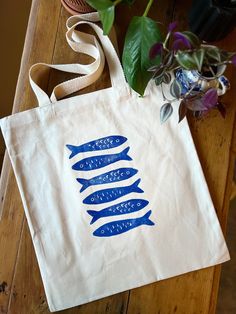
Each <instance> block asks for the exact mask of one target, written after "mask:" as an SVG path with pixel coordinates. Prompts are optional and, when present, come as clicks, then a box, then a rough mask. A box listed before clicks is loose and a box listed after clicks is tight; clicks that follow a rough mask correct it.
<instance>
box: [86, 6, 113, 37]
mask: <svg viewBox="0 0 236 314" xmlns="http://www.w3.org/2000/svg"><path fill="white" fill-rule="evenodd" d="M86 1H87V3H88V4H89V5H90V6H91V7H93V8H94V9H95V10H97V11H98V13H99V16H100V19H101V22H102V26H103V33H104V35H108V34H109V32H110V30H111V28H112V25H113V23H114V18H115V6H114V3H113V2H112V1H110V0H99V1H97V0H86Z"/></svg>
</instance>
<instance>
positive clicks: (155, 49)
mask: <svg viewBox="0 0 236 314" xmlns="http://www.w3.org/2000/svg"><path fill="white" fill-rule="evenodd" d="M162 49H163V44H162V43H156V44H154V45H153V46H152V48H151V49H150V51H149V58H150V59H154V58H155V57H156V56H157V55H160V54H161V53H162Z"/></svg>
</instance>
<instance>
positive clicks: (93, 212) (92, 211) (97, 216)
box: [87, 210, 100, 225]
mask: <svg viewBox="0 0 236 314" xmlns="http://www.w3.org/2000/svg"><path fill="white" fill-rule="evenodd" d="M87 213H88V214H89V215H90V216H92V217H93V218H92V220H91V221H90V225H92V224H93V223H94V222H95V221H97V220H98V219H99V218H100V215H99V212H97V211H96V210H87Z"/></svg>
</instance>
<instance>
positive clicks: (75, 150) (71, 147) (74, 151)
mask: <svg viewBox="0 0 236 314" xmlns="http://www.w3.org/2000/svg"><path fill="white" fill-rule="evenodd" d="M66 147H67V148H68V149H69V150H70V151H71V154H70V156H69V159H71V158H72V157H74V156H75V155H77V154H78V153H79V152H80V150H79V147H78V146H74V145H69V144H66Z"/></svg>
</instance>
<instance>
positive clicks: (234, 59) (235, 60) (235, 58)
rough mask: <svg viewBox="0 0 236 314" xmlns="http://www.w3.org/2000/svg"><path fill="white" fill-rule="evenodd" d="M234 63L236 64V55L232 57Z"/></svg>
mask: <svg viewBox="0 0 236 314" xmlns="http://www.w3.org/2000/svg"><path fill="white" fill-rule="evenodd" d="M232 63H233V65H235V66H236V55H234V56H233V58H232Z"/></svg>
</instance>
